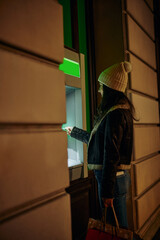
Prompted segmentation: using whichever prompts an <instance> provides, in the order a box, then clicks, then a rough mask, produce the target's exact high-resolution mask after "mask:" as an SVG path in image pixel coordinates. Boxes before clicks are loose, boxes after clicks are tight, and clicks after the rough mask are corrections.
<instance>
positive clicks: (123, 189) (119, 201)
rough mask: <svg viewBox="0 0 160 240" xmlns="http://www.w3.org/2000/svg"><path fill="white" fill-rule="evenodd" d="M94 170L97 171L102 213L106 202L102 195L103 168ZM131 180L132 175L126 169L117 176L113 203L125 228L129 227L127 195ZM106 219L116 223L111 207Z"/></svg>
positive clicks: (120, 223)
mask: <svg viewBox="0 0 160 240" xmlns="http://www.w3.org/2000/svg"><path fill="white" fill-rule="evenodd" d="M94 172H95V177H96V180H97V184H98V195H99V202H100V207H101V214H102V212H103V211H104V204H103V201H102V197H101V183H102V170H95V171H94ZM130 182H131V181H130V175H129V173H128V171H126V170H125V171H124V174H123V175H120V176H117V177H116V184H115V191H114V200H113V205H114V208H115V212H116V215H117V218H118V222H119V225H120V227H125V228H128V221H127V206H126V195H127V191H128V188H129V186H130ZM106 220H107V222H108V223H110V224H112V225H116V224H115V219H114V215H113V211H112V208H111V207H108V208H107V219H106Z"/></svg>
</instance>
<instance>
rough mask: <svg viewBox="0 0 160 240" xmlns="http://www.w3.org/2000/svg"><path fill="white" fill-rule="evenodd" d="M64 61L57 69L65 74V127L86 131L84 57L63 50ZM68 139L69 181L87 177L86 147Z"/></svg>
mask: <svg viewBox="0 0 160 240" xmlns="http://www.w3.org/2000/svg"><path fill="white" fill-rule="evenodd" d="M64 56H65V57H64V61H63V63H62V64H60V67H59V69H60V70H62V71H63V72H64V73H65V85H66V115H67V116H66V123H65V124H63V125H62V129H63V130H64V129H65V127H74V126H76V127H78V128H82V129H84V130H86V92H85V62H84V55H83V54H81V53H80V54H79V53H76V52H74V51H72V50H69V49H66V48H65V54H64ZM67 138H68V148H67V151H68V168H69V175H70V181H73V180H76V179H79V178H86V177H88V168H87V145H86V144H85V143H82V142H80V141H78V140H76V139H74V138H72V137H70V136H67Z"/></svg>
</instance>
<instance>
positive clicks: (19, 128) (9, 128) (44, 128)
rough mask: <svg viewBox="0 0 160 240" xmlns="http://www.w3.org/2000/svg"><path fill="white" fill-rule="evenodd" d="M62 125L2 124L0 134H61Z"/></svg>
mask: <svg viewBox="0 0 160 240" xmlns="http://www.w3.org/2000/svg"><path fill="white" fill-rule="evenodd" d="M61 131H62V124H45V123H44V124H21V123H18V124H2V123H0V134H5V133H7V134H8V133H14V134H15V133H41V132H42V133H44V132H45V133H47V132H61Z"/></svg>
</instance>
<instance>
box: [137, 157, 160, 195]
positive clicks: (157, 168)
mask: <svg viewBox="0 0 160 240" xmlns="http://www.w3.org/2000/svg"><path fill="white" fill-rule="evenodd" d="M159 162H160V155H157V156H155V157H152V158H150V159H147V160H145V161H143V162H140V163H138V164H135V165H134V166H135V175H136V178H135V180H136V195H138V194H140V193H141V192H143V191H144V190H145V189H146V188H147V187H149V186H151V185H152V184H153V183H154V182H156V181H157V180H158V179H159V173H160V164H159Z"/></svg>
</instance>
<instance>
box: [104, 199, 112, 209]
mask: <svg viewBox="0 0 160 240" xmlns="http://www.w3.org/2000/svg"><path fill="white" fill-rule="evenodd" d="M102 200H103V202H104V206H105V207H113V198H102Z"/></svg>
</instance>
